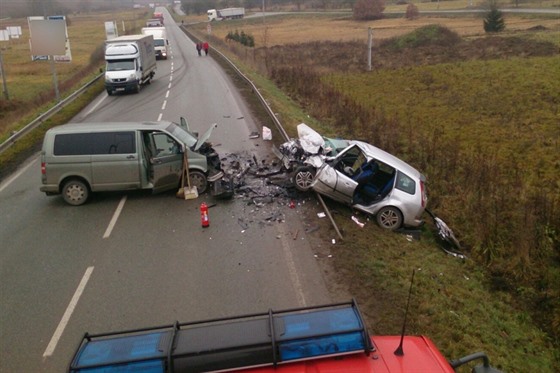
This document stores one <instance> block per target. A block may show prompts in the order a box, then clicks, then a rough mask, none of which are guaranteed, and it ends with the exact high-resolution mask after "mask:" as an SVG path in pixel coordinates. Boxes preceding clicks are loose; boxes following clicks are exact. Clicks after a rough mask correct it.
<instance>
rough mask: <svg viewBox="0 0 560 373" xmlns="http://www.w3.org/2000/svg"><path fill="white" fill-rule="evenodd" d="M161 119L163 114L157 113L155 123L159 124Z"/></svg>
mask: <svg viewBox="0 0 560 373" xmlns="http://www.w3.org/2000/svg"><path fill="white" fill-rule="evenodd" d="M161 118H163V113H159V115H158V117H157V121H158V122H160V121H161Z"/></svg>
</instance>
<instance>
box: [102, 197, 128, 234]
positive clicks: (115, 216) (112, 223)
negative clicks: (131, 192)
mask: <svg viewBox="0 0 560 373" xmlns="http://www.w3.org/2000/svg"><path fill="white" fill-rule="evenodd" d="M125 202H126V196H123V197H122V198H121V201H120V202H119V205H118V206H117V209H116V210H115V213H114V214H113V218H111V221H110V222H109V226H108V227H107V230H105V234H104V235H103V238H107V237H109V236H110V235H111V232H112V231H113V228H114V227H115V224H117V219H118V218H119V215H120V214H121V211H122V209H123V207H124V203H125Z"/></svg>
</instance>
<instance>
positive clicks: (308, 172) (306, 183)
mask: <svg viewBox="0 0 560 373" xmlns="http://www.w3.org/2000/svg"><path fill="white" fill-rule="evenodd" d="M313 179H315V168H313V167H310V166H302V167H299V168H297V169H296V171H295V173H294V186H295V187H296V189H297V190H299V191H302V192H307V191H308V190H309V188H310V187H311V183H312V182H313Z"/></svg>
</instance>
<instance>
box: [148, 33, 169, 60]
mask: <svg viewBox="0 0 560 373" xmlns="http://www.w3.org/2000/svg"><path fill="white" fill-rule="evenodd" d="M142 35H152V36H153V37H154V48H155V51H156V59H158V58H161V59H164V60H166V59H167V46H168V45H169V41H168V40H167V32H166V30H165V27H143V28H142Z"/></svg>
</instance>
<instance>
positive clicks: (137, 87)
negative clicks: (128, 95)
mask: <svg viewBox="0 0 560 373" xmlns="http://www.w3.org/2000/svg"><path fill="white" fill-rule="evenodd" d="M133 91H134V93H140V83H136V85H135V86H134V90H133Z"/></svg>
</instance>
